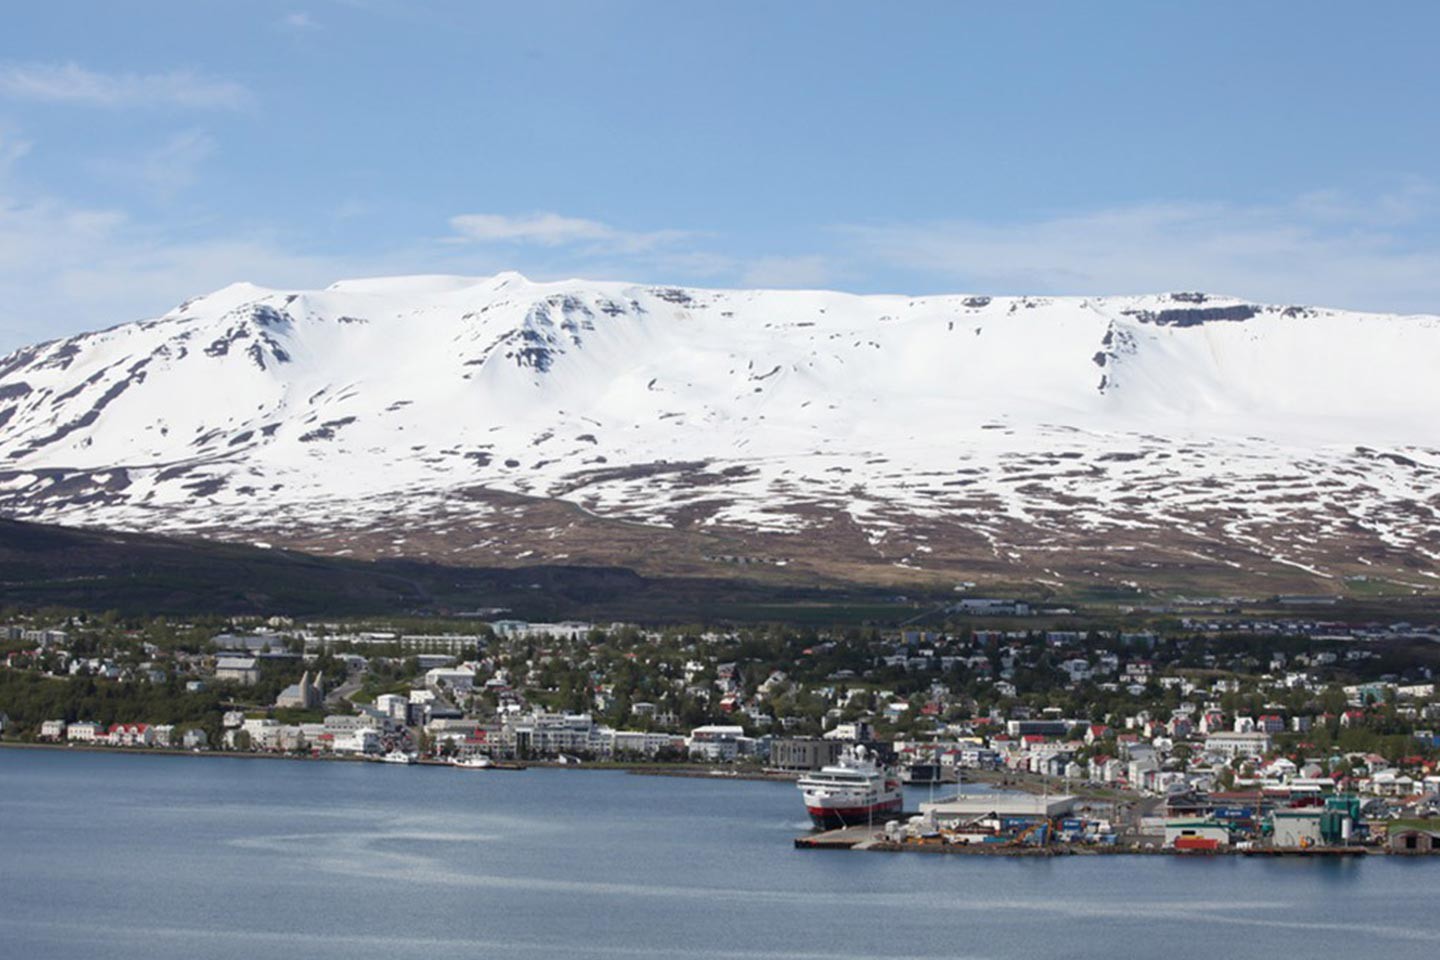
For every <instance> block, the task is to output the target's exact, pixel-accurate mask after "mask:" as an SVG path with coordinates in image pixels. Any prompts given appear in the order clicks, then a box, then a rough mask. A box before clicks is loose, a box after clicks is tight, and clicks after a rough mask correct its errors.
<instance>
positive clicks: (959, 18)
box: [0, 0, 1440, 349]
mask: <svg viewBox="0 0 1440 960" xmlns="http://www.w3.org/2000/svg"><path fill="white" fill-rule="evenodd" d="M1437 35H1440V5H1436V4H1433V3H1383V2H1382V3H1371V4H1367V5H1365V6H1364V7H1363V8H1362V7H1359V6H1356V5H1354V4H1340V3H1326V2H1315V0H1307V2H1295V3H1278V2H1276V3H1262V2H1253V0H1252V2H1248V3H1226V2H1207V3H1187V4H1181V3H1167V2H1160V0H1153V2H1147V3H1125V2H1106V3H1089V4H1082V3H1075V2H1064V3H1044V2H1028V3H1023V4H996V3H966V2H959V0H952V2H947V3H919V2H912V3H903V4H877V3H873V2H863V3H861V2H855V3H846V2H824V3H812V2H799V0H789V2H769V3H760V2H729V3H706V4H702V3H687V2H681V0H662V2H615V3H603V2H598V0H597V2H573V3H563V2H527V3H523V4H503V5H502V4H489V3H480V2H465V3H461V2H455V3H420V2H403V3H402V2H390V0H350V2H312V3H305V4H289V3H285V4H269V3H264V2H254V0H252V2H247V3H244V4H234V3H220V2H203V0H185V2H177V3H166V2H148V3H144V4H116V3H109V2H95V3H67V2H60V0H57V2H53V3H49V4H45V5H40V4H27V5H17V6H16V7H15V8H14V9H11V10H9V11H7V14H6V23H5V28H4V32H3V35H0V349H8V348H10V347H14V346H17V345H19V344H21V343H25V342H29V341H32V340H36V339H41V338H45V337H51V336H58V335H61V334H65V333H70V332H74V331H76V330H80V329H87V328H93V327H98V326H106V325H110V324H113V323H117V322H121V321H125V320H130V319H135V318H138V317H141V316H146V315H153V314H157V313H160V312H163V311H164V310H166V309H168V308H169V307H170V306H172V305H173V304H174V303H176V302H178V301H180V300H182V299H184V298H186V297H188V296H191V295H194V294H197V293H202V292H205V291H208V290H211V289H214V288H216V287H219V286H222V285H224V284H226V283H229V282H231V281H234V280H242V279H243V280H251V281H254V282H257V283H262V284H269V285H275V286H300V285H305V286H311V285H323V284H326V283H329V282H331V281H332V280H335V279H338V278H341V277H345V276H357V275H371V274H386V273H417V272H421V273H432V272H445V273H476V274H484V273H492V272H496V271H499V270H501V269H518V270H521V271H523V272H525V273H527V274H529V275H531V276H534V277H537V278H553V277H565V276H588V277H594V278H603V279H634V280H639V281H647V282H673V283H687V284H697V285H712V286H751V285H765V286H791V287H810V286H825V287H836V288H841V289H848V290H855V291H862V292H871V291H895V292H908V293H932V292H950V291H965V292H984V293H1055V294H1063V293H1074V294H1092V293H1132V292H1148V291H1159V290H1171V289H1203V290H1209V291H1213V292H1228V293H1234V294H1237V295H1241V296H1246V297H1253V298H1256V299H1264V300H1273V301H1283V302H1302V303H1319V304H1326V305H1332V306H1343V307H1354V308H1362V309H1376V310H1397V311H1424V312H1437V313H1440V229H1437V224H1440V192H1437V191H1440V170H1437V169H1436V167H1437V159H1436V158H1437V157H1440V125H1437V122H1436V119H1435V104H1436V103H1440V71H1437V70H1436V69H1435V68H1434V53H1433V44H1434V38H1435V37H1436V36H1437Z"/></svg>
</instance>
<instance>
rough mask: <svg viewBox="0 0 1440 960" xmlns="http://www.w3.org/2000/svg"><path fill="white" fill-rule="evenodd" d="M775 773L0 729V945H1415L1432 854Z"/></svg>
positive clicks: (976, 950) (635, 950)
mask: <svg viewBox="0 0 1440 960" xmlns="http://www.w3.org/2000/svg"><path fill="white" fill-rule="evenodd" d="M805 827H806V824H805V822H804V817H803V813H802V811H801V808H800V805H799V802H798V799H797V797H796V795H795V790H794V788H793V787H792V786H791V785H788V784H776V783H754V782H745V781H736V780H726V779H719V778H715V779H683V778H670V777H644V776H632V775H627V774H624V773H618V772H602V771H584V770H581V771H566V770H541V769H531V770H528V771H525V772H521V773H511V772H493V771H492V772H479V771H460V770H448V769H432V768H422V767H401V766H389V765H383V764H349V763H303V762H279V761H274V762H272V761H262V760H239V759H218V758H217V759H201V758H189V757H164V756H153V755H151V756H143V755H140V756H137V755H114V754H99V753H70V752H63V751H38V750H36V751H31V750H0V955H3V956H5V957H13V958H27V960H46V958H66V960H69V958H76V960H79V958H84V960H91V958H96V957H105V958H112V960H130V958H136V960H138V958H146V960H150V958H185V960H190V958H196V957H207V958H217V960H225V958H235V960H251V958H254V957H256V956H278V955H285V956H293V957H307V958H331V957H334V958H342V957H343V958H355V957H385V958H389V960H404V958H410V957H415V958H422V957H423V958H426V960H433V958H435V957H438V956H450V957H455V956H463V957H492V956H506V957H516V958H526V957H544V958H548V957H565V958H572V960H585V958H606V960H613V958H625V957H646V958H649V957H713V958H725V960H731V958H736V960H750V958H756V960H760V958H785V960H799V958H817V960H819V958H825V960H849V958H862V957H876V958H881V957H883V958H911V957H914V958H922V957H923V958H931V957H996V958H1008V957H1015V958H1022V957H1023V958H1029V957H1037V956H1052V957H1080V958H1089V957H1093V958H1115V957H1152V956H1160V955H1164V956H1166V957H1169V958H1174V960H1186V958H1196V960H1202V958H1203V960H1215V958H1221V957H1223V958H1227V960H1229V958H1242V957H1257V958H1258V957H1264V958H1266V960H1271V958H1273V957H1275V956H1277V955H1283V954H1285V953H1289V952H1291V951H1293V950H1295V949H1304V950H1306V951H1307V952H1308V951H1309V950H1313V949H1315V947H1316V945H1317V944H1323V945H1324V948H1323V949H1324V952H1325V953H1327V954H1330V955H1347V954H1361V953H1363V954H1364V955H1368V956H1375V957H1422V956H1424V957H1432V956H1433V955H1434V953H1435V950H1436V948H1437V946H1440V916H1437V912H1436V911H1435V909H1434V902H1435V896H1434V890H1435V888H1436V885H1437V883H1440V860H1431V859H1421V860H1404V859H1401V858H1380V857H1372V858H1370V859H1368V860H1351V861H1326V862H1301V861H1260V860H1251V859H1244V858H1215V859H1176V858H1169V857H1062V858H1054V859H1013V860H1007V859H999V858H985V859H979V858H966V857H944V856H926V855H920V854H913V855H890V854H878V853H877V854H867V853H850V852H843V851H841V852H827V851H799V850H795V849H793V848H792V846H791V842H790V841H791V839H792V838H793V837H794V836H795V835H797V834H798V833H801V832H803V830H804V829H805Z"/></svg>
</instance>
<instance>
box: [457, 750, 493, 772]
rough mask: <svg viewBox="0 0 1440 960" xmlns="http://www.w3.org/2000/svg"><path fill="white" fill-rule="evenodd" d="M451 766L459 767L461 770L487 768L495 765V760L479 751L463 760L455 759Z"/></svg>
mask: <svg viewBox="0 0 1440 960" xmlns="http://www.w3.org/2000/svg"><path fill="white" fill-rule="evenodd" d="M451 766H455V767H459V768H460V769H462V770H489V769H490V768H491V767H493V766H495V761H494V760H491V759H490V758H489V757H487V756H485V755H484V754H483V753H481V754H476V755H475V756H473V757H466V758H465V759H463V760H456V761H455V762H454V763H453V764H451Z"/></svg>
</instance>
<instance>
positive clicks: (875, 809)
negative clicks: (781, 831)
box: [805, 797, 901, 830]
mask: <svg viewBox="0 0 1440 960" xmlns="http://www.w3.org/2000/svg"><path fill="white" fill-rule="evenodd" d="M900 807H901V801H900V798H899V797H896V798H894V799H891V800H884V801H881V802H879V803H872V804H866V805H864V806H855V807H816V806H808V805H807V806H806V808H805V809H806V810H807V811H808V812H809V814H810V820H811V821H812V822H813V823H814V824H815V826H817V827H819V828H820V829H821V830H835V829H838V828H840V827H854V826H859V825H860V824H865V823H871V822H872V821H875V820H879V819H881V818H883V817H884V816H886V815H887V814H893V813H899V812H900Z"/></svg>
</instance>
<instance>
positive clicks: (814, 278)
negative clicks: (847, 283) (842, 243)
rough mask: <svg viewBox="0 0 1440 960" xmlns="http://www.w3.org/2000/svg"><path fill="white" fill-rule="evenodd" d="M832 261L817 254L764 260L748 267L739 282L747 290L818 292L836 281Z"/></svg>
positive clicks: (750, 263)
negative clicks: (768, 288)
mask: <svg viewBox="0 0 1440 960" xmlns="http://www.w3.org/2000/svg"><path fill="white" fill-rule="evenodd" d="M834 276H835V273H834V269H833V267H832V265H831V263H830V261H829V260H828V259H827V258H825V257H823V256H819V255H818V254H810V255H806V256H797V257H761V258H759V259H758V260H753V261H750V262H749V263H747V264H745V265H744V267H743V268H742V270H741V272H740V283H741V284H742V285H744V286H747V287H770V288H788V289H812V290H813V289H818V288H822V287H825V286H828V285H830V284H831V283H832V282H833V280H834Z"/></svg>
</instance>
